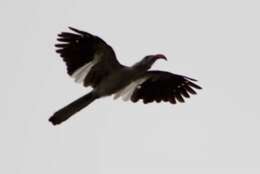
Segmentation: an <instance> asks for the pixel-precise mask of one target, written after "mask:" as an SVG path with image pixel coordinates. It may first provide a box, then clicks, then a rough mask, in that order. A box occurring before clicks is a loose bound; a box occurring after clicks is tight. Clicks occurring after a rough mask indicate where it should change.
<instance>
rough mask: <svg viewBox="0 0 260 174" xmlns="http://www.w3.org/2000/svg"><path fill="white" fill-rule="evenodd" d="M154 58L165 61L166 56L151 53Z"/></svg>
mask: <svg viewBox="0 0 260 174" xmlns="http://www.w3.org/2000/svg"><path fill="white" fill-rule="evenodd" d="M153 57H154V59H164V60H166V61H167V57H166V56H165V55H163V54H155V55H153Z"/></svg>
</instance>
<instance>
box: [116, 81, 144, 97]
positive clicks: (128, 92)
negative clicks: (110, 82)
mask: <svg viewBox="0 0 260 174" xmlns="http://www.w3.org/2000/svg"><path fill="white" fill-rule="evenodd" d="M147 79H148V77H145V78H141V79H138V80H135V81H133V82H132V83H130V84H129V85H127V86H126V87H124V88H123V89H121V90H120V91H118V92H117V93H115V95H114V99H117V98H119V97H122V99H123V100H124V101H128V100H130V99H131V96H132V95H133V93H134V91H135V89H136V88H137V87H138V86H139V85H140V84H142V83H143V82H144V81H146V80H147Z"/></svg>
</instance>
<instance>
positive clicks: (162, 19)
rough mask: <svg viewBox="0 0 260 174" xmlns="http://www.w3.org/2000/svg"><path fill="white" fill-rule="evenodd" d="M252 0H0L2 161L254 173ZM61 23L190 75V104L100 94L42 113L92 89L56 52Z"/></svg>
mask: <svg viewBox="0 0 260 174" xmlns="http://www.w3.org/2000/svg"><path fill="white" fill-rule="evenodd" d="M259 16H260V12H259V3H258V1H253V0H249V1H240V0H238V1H232V0H225V1H224V0H219V1H206V0H204V1H203V0H199V1H190V0H187V1H170V0H169V1H153V2H151V1H148V0H147V1H137V0H132V1H127V2H124V1H116V0H112V1H88V0H87V1H83V0H82V1H80V0H77V1H76V0H75V1H32V0H27V1H14V0H8V1H5V0H2V1H1V2H0V20H1V24H2V25H1V33H0V38H1V39H0V44H1V48H2V49H1V52H0V57H1V60H2V62H1V68H0V74H1V75H0V77H1V99H0V102H1V106H2V107H1V110H0V137H1V143H0V164H1V165H0V173H5V174H35V173H37V174H40V173H43V174H46V173H63V174H67V173H78V174H80V173H97V174H117V173H118V174H119V173H120V174H121V173H129V174H133V173H137V174H138V173H149V174H157V173H164V174H168V173H169V174H170V173H179V174H182V173H200V174H203V173H205V174H206V173H251V174H252V173H259V172H260V167H259V164H260V148H259V147H260V140H259V133H260V126H259V125H260V118H259V116H260V112H259V101H258V100H259V98H260V94H259V88H260V83H259V77H258V76H259V75H257V74H259V73H260V70H259V58H260V57H259V56H260V52H259V46H260V42H259V40H260V32H259V31H260V25H259ZM67 26H74V27H76V28H79V29H82V30H86V31H88V32H91V33H93V34H96V35H98V36H100V37H102V38H103V39H104V40H105V41H106V42H107V43H109V44H110V45H111V46H112V47H113V48H114V49H115V51H116V54H117V57H118V58H119V60H120V62H122V63H124V64H128V65H130V64H133V63H135V62H136V61H138V60H140V59H141V58H142V57H143V56H144V55H147V54H152V53H164V54H165V55H166V56H167V57H168V62H164V61H158V62H157V63H156V65H155V67H154V69H157V68H158V69H163V70H169V71H171V72H174V73H178V74H184V75H188V76H191V77H193V78H197V79H198V80H199V84H200V85H201V86H202V87H203V88H204V89H203V90H202V91H199V94H198V95H197V96H193V97H192V98H191V99H190V100H187V103H185V104H178V105H175V106H172V105H170V104H159V105H158V104H150V105H143V104H142V103H138V104H132V103H129V102H128V103H124V102H123V101H122V100H115V101H113V99H112V98H105V99H102V100H98V101H96V102H94V103H93V104H91V105H90V106H89V107H88V108H86V109H84V110H83V111H82V112H80V113H78V114H77V115H76V116H75V117H74V118H72V119H70V120H69V121H67V122H65V123H64V124H62V125H60V126H57V127H53V126H52V125H51V124H50V123H49V122H48V121H47V120H48V118H49V116H50V115H51V114H52V113H53V112H54V111H56V110H58V109H60V108H61V107H63V106H64V105H66V104H68V103H69V102H71V101H72V100H74V99H76V98H78V97H79V96H81V95H83V94H85V93H86V92H87V91H89V89H85V88H83V87H82V86H80V85H78V84H76V83H74V82H73V80H72V79H70V78H69V77H68V76H67V74H66V70H65V65H64V63H63V62H62V61H61V59H60V58H59V56H58V55H57V54H56V53H55V52H54V46H53V45H54V43H55V40H56V35H57V33H58V32H60V31H64V30H67Z"/></svg>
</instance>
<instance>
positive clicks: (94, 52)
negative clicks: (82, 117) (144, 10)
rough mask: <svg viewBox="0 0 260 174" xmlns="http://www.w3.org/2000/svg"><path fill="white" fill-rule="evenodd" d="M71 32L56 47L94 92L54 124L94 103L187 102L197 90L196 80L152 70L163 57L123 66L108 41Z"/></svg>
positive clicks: (71, 72) (67, 108)
mask: <svg viewBox="0 0 260 174" xmlns="http://www.w3.org/2000/svg"><path fill="white" fill-rule="evenodd" d="M69 29H70V30H71V32H61V33H60V34H58V39H57V41H59V43H58V44H56V45H55V47H56V48H57V50H56V52H57V53H58V54H60V56H61V57H62V59H63V61H64V62H65V64H66V66H67V73H68V74H69V75H70V76H71V77H72V78H74V80H75V81H76V82H78V83H82V84H83V85H84V86H85V87H89V86H90V87H92V88H93V90H92V91H91V92H89V93H88V94H86V95H84V96H82V97H80V98H79V99H77V100H75V101H74V102H72V103H70V104H69V105H67V106H65V107H64V108H62V109H60V110H59V111H57V112H55V113H54V114H53V115H52V116H51V117H50V119H49V121H50V122H51V123H52V124H53V125H57V124H60V123H62V122H63V121H65V120H67V119H68V118H70V117H71V116H72V115H74V114H75V113H76V112H78V111H80V110H81V109H83V108H84V107H86V106H88V105H89V104H90V103H92V102H93V101H94V100H96V99H98V98H101V97H105V96H110V95H114V99H116V98H118V97H122V98H123V100H124V101H128V100H131V101H132V102H134V103H135V102H137V101H138V100H140V99H142V100H143V103H145V104H146V103H151V102H153V101H156V102H161V101H164V102H170V103H172V104H176V102H177V101H178V102H181V103H183V102H184V98H189V97H190V95H191V94H196V92H195V89H201V87H200V86H199V85H197V84H195V81H196V80H195V79H192V78H190V77H187V76H183V75H177V74H173V73H170V72H165V71H154V70H149V69H150V68H151V66H152V65H153V64H154V63H155V61H156V60H158V59H165V60H167V58H166V57H165V56H164V55H163V54H154V55H148V56H145V57H144V58H143V59H142V60H141V61H139V62H137V63H135V64H134V65H132V66H124V65H122V64H120V63H119V61H118V60H117V58H116V55H115V52H114V50H113V49H112V48H111V46H109V45H108V44H107V43H106V42H105V41H104V40H102V39H101V38H99V37H98V36H95V35H92V34H90V33H88V32H85V31H81V30H78V29H76V28H72V27H69Z"/></svg>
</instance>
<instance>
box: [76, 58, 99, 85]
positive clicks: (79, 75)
mask: <svg viewBox="0 0 260 174" xmlns="http://www.w3.org/2000/svg"><path fill="white" fill-rule="evenodd" d="M97 62H98V56H97V55H96V56H95V57H94V59H93V60H92V61H90V62H89V63H87V64H85V65H83V66H82V67H80V68H79V69H77V70H76V71H75V72H74V73H73V74H72V75H71V77H72V78H73V79H74V80H75V82H76V83H82V82H83V81H84V79H85V78H86V76H87V75H88V73H89V71H90V70H91V68H92V67H93V66H94V65H95V64H96V63H97Z"/></svg>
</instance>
